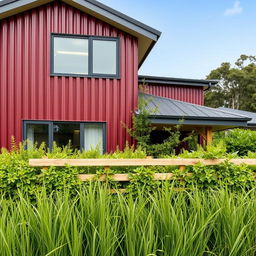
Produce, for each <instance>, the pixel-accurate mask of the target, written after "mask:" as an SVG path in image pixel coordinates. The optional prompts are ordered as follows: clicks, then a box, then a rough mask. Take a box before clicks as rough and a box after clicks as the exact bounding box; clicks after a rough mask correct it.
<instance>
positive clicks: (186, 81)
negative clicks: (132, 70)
mask: <svg viewBox="0 0 256 256" xmlns="http://www.w3.org/2000/svg"><path fill="white" fill-rule="evenodd" d="M138 78H139V83H148V84H158V85H159V84H162V85H167V86H168V85H180V86H199V87H204V88H205V89H207V88H209V87H211V86H215V85H216V84H217V83H218V82H219V80H203V79H190V78H175V77H162V76H145V75H139V76H138Z"/></svg>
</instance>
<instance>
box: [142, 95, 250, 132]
mask: <svg viewBox="0 0 256 256" xmlns="http://www.w3.org/2000/svg"><path fill="white" fill-rule="evenodd" d="M140 97H143V98H144V99H146V100H147V102H148V105H147V107H146V108H147V110H148V111H149V112H150V113H152V114H151V115H150V119H151V120H152V123H157V124H180V122H181V120H182V122H181V123H182V124H184V125H210V126H226V127H233V126H247V121H250V120H251V118H249V117H248V116H243V115H239V114H234V113H230V112H227V111H223V110H220V109H216V108H210V107H205V106H201V105H196V104H192V103H188V102H183V101H178V100H173V99H169V98H164V97H159V96H155V95H151V94H145V93H141V94H140Z"/></svg>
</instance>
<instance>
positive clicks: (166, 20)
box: [99, 0, 256, 78]
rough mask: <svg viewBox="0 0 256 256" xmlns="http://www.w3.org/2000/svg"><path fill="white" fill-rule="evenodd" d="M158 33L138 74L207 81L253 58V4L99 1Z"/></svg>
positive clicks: (255, 20)
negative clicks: (243, 56) (240, 60)
mask: <svg viewBox="0 0 256 256" xmlns="http://www.w3.org/2000/svg"><path fill="white" fill-rule="evenodd" d="M99 1H100V2H102V3H104V4H106V5H108V6H110V7H112V8H114V9H116V10H119V11H121V12H123V13H125V14H127V15H129V16H131V17H133V18H135V19H137V20H139V21H141V22H143V23H145V24H147V25H150V26H152V27H153V28H156V29H158V30H160V31H161V32H162V35H161V37H160V39H159V41H158V42H157V44H156V45H155V47H154V48H153V50H152V51H151V53H150V55H149V56H148V58H147V59H146V61H145V62H144V64H143V66H142V67H141V69H140V70H139V73H140V74H145V75H159V76H171V77H184V78H185V77H188V78H205V77H206V75H207V74H209V72H210V71H211V70H212V69H214V68H216V67H218V66H219V65H220V64H221V63H222V62H225V61H229V62H232V63H233V62H234V61H235V60H236V59H237V58H238V57H239V56H240V54H249V55H256V30H255V27H256V1H255V0H240V1H238V0H99Z"/></svg>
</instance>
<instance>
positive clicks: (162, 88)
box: [146, 83, 204, 105]
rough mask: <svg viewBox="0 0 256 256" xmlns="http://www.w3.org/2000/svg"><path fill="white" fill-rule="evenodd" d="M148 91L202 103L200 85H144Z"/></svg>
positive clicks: (202, 94)
mask: <svg viewBox="0 0 256 256" xmlns="http://www.w3.org/2000/svg"><path fill="white" fill-rule="evenodd" d="M146 90H147V92H148V93H150V94H153V95H156V96H160V97H166V98H170V99H175V100H180V101H185V102H189V103H194V104H198V105H204V91H203V87H201V86H180V85H163V84H150V83H148V84H147V86H146Z"/></svg>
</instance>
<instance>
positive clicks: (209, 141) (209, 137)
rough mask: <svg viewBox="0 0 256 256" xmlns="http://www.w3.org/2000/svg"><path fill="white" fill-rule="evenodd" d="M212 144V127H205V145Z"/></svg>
mask: <svg viewBox="0 0 256 256" xmlns="http://www.w3.org/2000/svg"><path fill="white" fill-rule="evenodd" d="M210 144H212V127H211V126H209V127H206V145H210Z"/></svg>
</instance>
